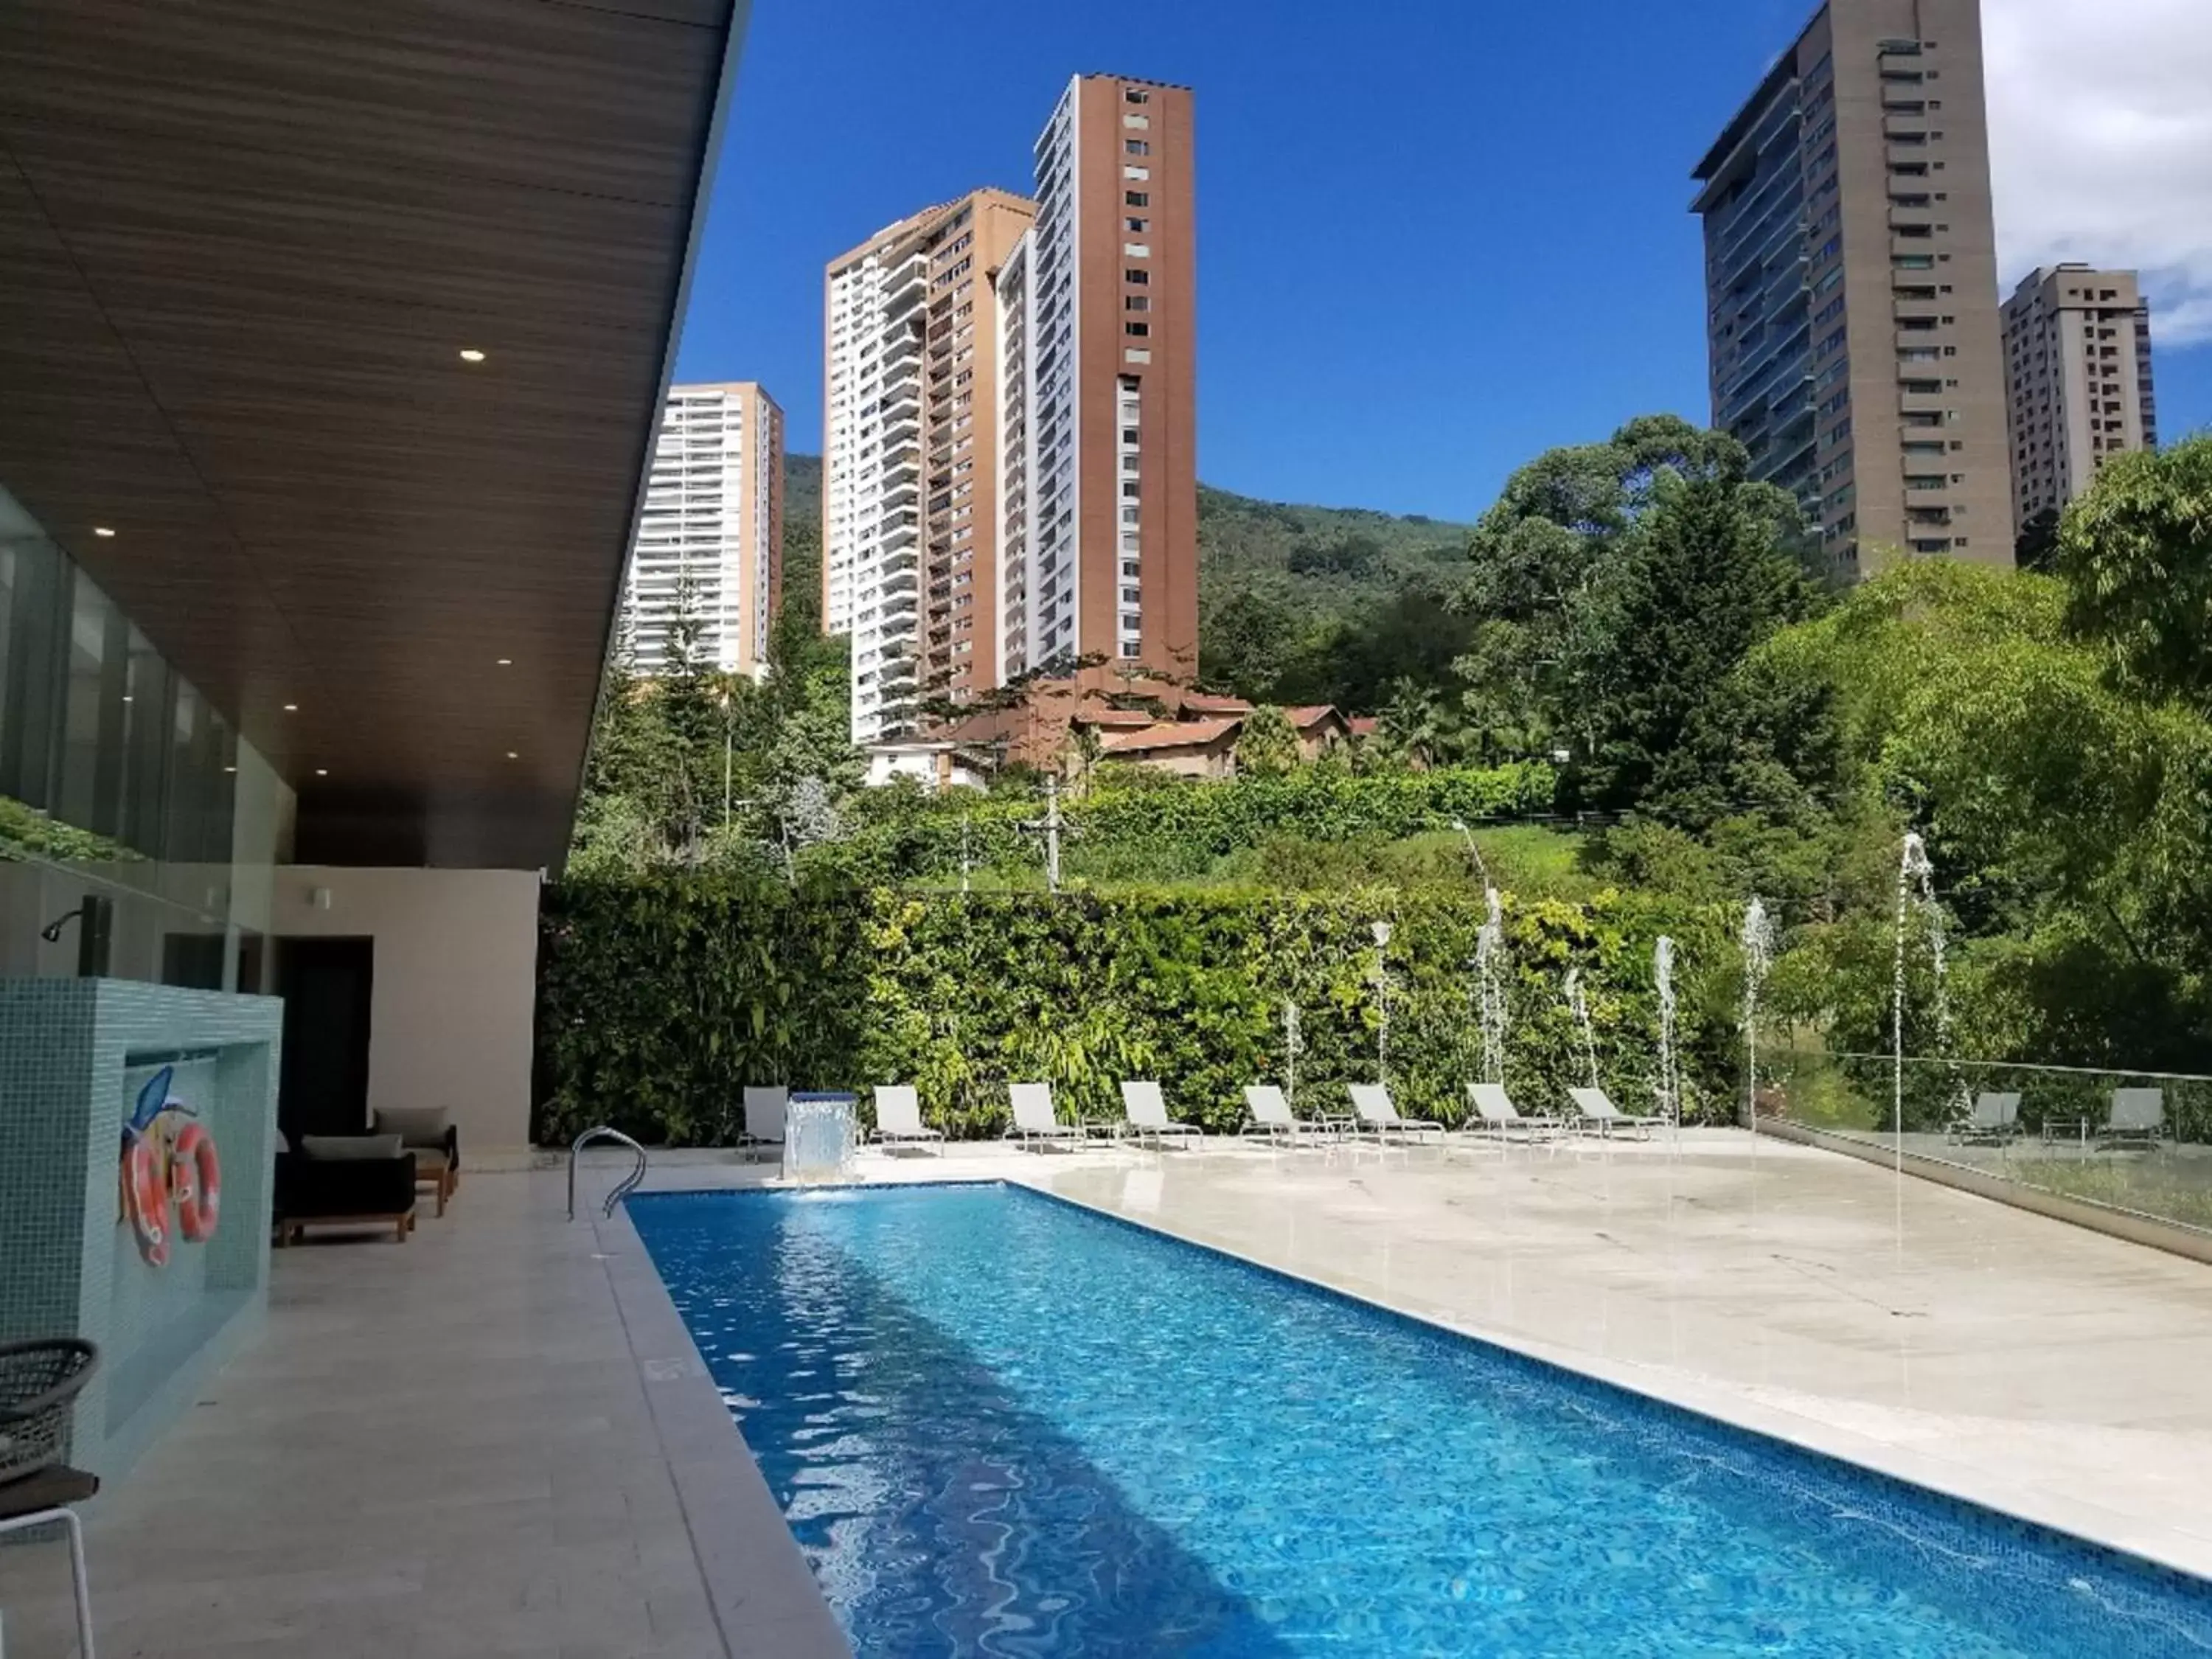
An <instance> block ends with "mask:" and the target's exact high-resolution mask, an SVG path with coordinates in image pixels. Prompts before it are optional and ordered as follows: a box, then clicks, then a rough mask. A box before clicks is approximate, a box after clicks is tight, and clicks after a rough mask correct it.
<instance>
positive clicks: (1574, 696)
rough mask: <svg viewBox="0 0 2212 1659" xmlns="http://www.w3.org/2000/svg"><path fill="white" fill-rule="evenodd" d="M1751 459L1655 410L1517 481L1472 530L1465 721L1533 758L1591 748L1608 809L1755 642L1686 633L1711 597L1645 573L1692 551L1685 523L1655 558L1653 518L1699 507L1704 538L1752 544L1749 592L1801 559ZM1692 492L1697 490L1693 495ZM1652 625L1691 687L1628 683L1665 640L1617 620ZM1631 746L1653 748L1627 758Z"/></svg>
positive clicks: (1461, 673)
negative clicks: (1673, 591)
mask: <svg viewBox="0 0 2212 1659" xmlns="http://www.w3.org/2000/svg"><path fill="white" fill-rule="evenodd" d="M1746 469H1747V458H1746V456H1745V453H1744V450H1743V447H1742V446H1741V444H1739V443H1737V442H1736V441H1735V439H1734V438H1731V437H1730V436H1729V435H1727V434H1726V433H1723V432H1707V431H1701V430H1699V428H1696V427H1693V426H1692V425H1690V424H1689V422H1686V421H1683V420H1680V419H1678V418H1676V417H1675V416H1670V415H1652V416H1641V417H1639V418H1638V419H1636V420H1633V421H1631V422H1628V423H1627V424H1626V426H1624V427H1622V428H1620V430H1619V431H1618V432H1616V433H1614V434H1613V436H1612V437H1611V438H1610V439H1608V440H1607V441H1606V442H1604V443H1601V444H1583V445H1577V446H1573V447H1567V448H1562V449H1554V450H1551V451H1548V452H1547V453H1545V454H1543V455H1541V456H1539V457H1538V458H1537V459H1535V460H1534V461H1532V462H1530V463H1529V464H1528V465H1526V466H1524V467H1522V469H1521V470H1520V471H1517V472H1516V473H1515V474H1514V475H1513V476H1512V477H1511V478H1510V479H1509V480H1507V482H1506V485H1505V489H1504V491H1503V492H1502V493H1501V494H1500V495H1499V496H1498V502H1497V504H1496V505H1495V506H1493V507H1492V508H1491V509H1490V511H1489V512H1487V513H1485V514H1484V515H1483V517H1482V520H1481V521H1480V523H1479V524H1477V525H1476V526H1475V529H1474V535H1473V536H1472V537H1471V538H1469V541H1468V560H1469V562H1470V566H1471V568H1470V570H1469V572H1468V580H1467V582H1466V584H1465V586H1463V587H1462V589H1461V591H1460V592H1459V593H1458V595H1457V596H1456V598H1455V605H1456V606H1457V607H1458V608H1459V609H1461V610H1462V611H1465V612H1466V613H1468V616H1469V617H1470V618H1471V619H1472V624H1473V625H1472V626H1471V627H1470V629H1469V632H1468V645H1467V647H1466V649H1465V650H1464V651H1463V652H1462V654H1461V656H1460V657H1459V658H1458V659H1457V660H1456V661H1455V663H1454V665H1453V672H1454V674H1455V676H1456V677H1457V678H1458V679H1459V680H1460V681H1461V683H1462V685H1463V687H1464V688H1465V690H1464V699H1465V705H1466V710H1467V713H1468V716H1469V718H1470V720H1471V722H1472V723H1473V724H1474V726H1476V727H1477V728H1478V729H1479V730H1480V731H1481V732H1485V733H1487V734H1489V735H1487V736H1486V738H1484V739H1483V741H1482V744H1480V748H1479V750H1478V752H1488V753H1498V752H1500V751H1501V750H1503V749H1504V747H1505V745H1507V744H1518V745H1520V746H1521V752H1522V753H1528V752H1532V751H1534V748H1535V745H1539V744H1541V745H1543V746H1545V747H1548V746H1549V745H1550V744H1552V743H1553V742H1557V741H1560V740H1562V739H1564V740H1565V741H1566V742H1567V743H1568V744H1570V745H1571V746H1575V747H1577V748H1579V749H1580V750H1581V751H1582V757H1583V761H1584V763H1585V768H1586V771H1588V772H1589V775H1590V779H1591V781H1592V782H1593V783H1594V786H1595V792H1596V795H1597V797H1598V798H1600V799H1602V800H1603V801H1604V802H1605V803H1606V804H1607V805H1615V804H1620V802H1621V801H1622V800H1623V799H1632V798H1633V795H1634V793H1635V792H1636V791H1637V790H1638V789H1640V788H1641V787H1643V785H1644V783H1645V782H1646V781H1648V780H1649V775H1650V765H1651V764H1652V763H1654V762H1655V761H1656V757H1657V755H1658V754H1660V753H1661V752H1662V751H1663V750H1664V749H1665V748H1666V747H1669V746H1671V744H1672V743H1673V742H1674V739H1675V738H1677V737H1678V736H1679V735H1680V732H1681V730H1682V726H1683V723H1684V722H1685V721H1686V720H1687V718H1688V714H1689V712H1690V708H1692V706H1694V704H1695V702H1696V701H1697V700H1698V698H1699V697H1700V696H1703V694H1704V692H1705V690H1709V689H1711V685H1712V684H1717V677H1716V676H1715V675H1714V674H1713V673H1712V672H1711V670H1712V669H1713V668H1714V667H1716V666H1717V665H1722V664H1725V665H1733V663H1734V661H1735V659H1737V658H1739V657H1740V656H1741V653H1742V651H1743V649H1745V648H1746V644H1745V641H1743V640H1742V639H1741V638H1740V637H1738V635H1735V634H1731V635H1729V638H1728V640H1727V641H1724V642H1717V644H1718V646H1719V648H1718V649H1717V650H1716V649H1714V648H1712V647H1699V646H1698V645H1697V644H1696V643H1695V641H1693V639H1692V635H1694V634H1695V632H1696V631H1697V629H1699V626H1700V623H1699V619H1698V618H1697V617H1696V615H1695V612H1696V609H1697V607H1698V605H1699V604H1700V603H1702V601H1701V600H1700V599H1699V598H1698V597H1696V596H1694V595H1691V594H1687V593H1685V594H1683V595H1680V596H1679V599H1678V600H1674V599H1670V596H1669V595H1668V593H1667V592H1666V591H1665V589H1664V586H1663V580H1662V578H1660V577H1659V576H1658V575H1657V574H1656V573H1655V572H1653V571H1651V570H1650V569H1644V570H1643V574H1638V569H1639V568H1641V567H1639V566H1638V561H1641V562H1643V564H1644V566H1648V565H1649V563H1650V561H1651V560H1652V559H1653V558H1654V557H1655V556H1658V557H1663V558H1669V559H1673V560H1674V561H1675V562H1677V563H1680V562H1682V561H1683V560H1684V559H1685V558H1686V556H1687V555H1688V552H1689V549H1688V547H1687V545H1686V544H1685V543H1684V541H1683V539H1682V537H1683V535H1684V533H1686V532H1684V530H1683V529H1682V527H1681V526H1679V525H1678V526H1676V527H1675V528H1674V530H1670V531H1667V532H1665V533H1667V534H1668V535H1672V536H1674V542H1672V543H1670V544H1667V545H1666V546H1663V547H1662V548H1660V549H1659V550H1658V552H1657V553H1656V554H1655V553H1654V551H1653V538H1654V535H1655V533H1657V532H1655V529H1654V526H1655V524H1656V523H1658V522H1659V521H1660V520H1662V519H1663V518H1664V517H1665V516H1666V514H1667V513H1668V512H1670V511H1671V512H1672V513H1674V514H1675V515H1677V516H1678V517H1679V515H1680V514H1681V513H1685V512H1691V511H1699V512H1702V513H1704V514H1705V518H1704V520H1702V521H1701V525H1700V526H1699V527H1697V528H1695V530H1694V533H1695V534H1699V535H1704V534H1707V533H1712V534H1717V535H1719V536H1721V537H1722V538H1723V540H1724V541H1725V543H1726V545H1727V548H1728V549H1729V553H1730V556H1743V555H1744V554H1745V553H1746V552H1747V550H1755V551H1756V554H1757V557H1756V559H1755V560H1753V564H1752V567H1751V570H1750V571H1749V572H1748V573H1747V581H1748V583H1749V586H1750V587H1751V588H1757V587H1759V586H1761V585H1763V584H1765V582H1766V581H1767V580H1769V579H1770V577H1777V576H1778V574H1779V573H1780V572H1781V571H1782V570H1783V569H1784V568H1785V567H1787V566H1789V565H1790V564H1791V563H1793V562H1800V561H1802V558H1803V556H1804V555H1803V549H1802V541H1803V532H1802V525H1801V524H1800V522H1799V520H1798V514H1797V511H1796V504H1795V503H1794V502H1793V501H1790V499H1789V497H1788V496H1786V495H1784V494H1783V493H1782V492H1781V491H1779V490H1776V489H1771V488H1770V487H1768V486H1766V485H1763V484H1754V483H1749V482H1747V479H1746V477H1745V473H1746ZM1686 489H1687V490H1696V491H1701V492H1702V493H1700V494H1696V495H1691V496H1687V497H1686V496H1685V495H1684V494H1683V492H1684V491H1685V490H1686ZM1685 501H1688V502H1690V503H1692V505H1691V506H1685V505H1684V504H1683V503H1684V502H1685ZM1670 503H1673V505H1672V507H1670V506H1669V504H1670ZM1698 503H1702V504H1703V505H1702V506H1701V507H1700V506H1696V505H1695V504H1698ZM1722 586H1723V587H1726V586H1727V584H1726V583H1725V582H1723V584H1722ZM1746 598H1747V594H1739V595H1737V596H1736V599H1746ZM1756 608H1757V607H1754V609H1756ZM1631 619H1632V620H1631ZM1654 623H1659V624H1663V625H1664V629H1665V640H1666V647H1665V648H1666V649H1668V650H1669V651H1672V652H1674V653H1675V654H1676V656H1677V657H1679V658H1680V659H1681V663H1682V665H1685V666H1687V665H1691V664H1692V662H1693V661H1694V663H1695V664H1696V665H1698V666H1697V672H1698V675H1699V678H1698V680H1697V684H1696V685H1695V686H1688V685H1685V684H1676V683H1675V680H1674V678H1662V679H1661V680H1660V681H1658V682H1656V683H1653V682H1650V681H1645V682H1644V683H1642V684H1633V683H1631V682H1630V681H1629V680H1628V679H1627V678H1626V671H1625V665H1626V663H1627V662H1630V661H1633V662H1634V663H1635V664H1636V665H1637V667H1636V668H1635V669H1634V670H1633V671H1634V672H1638V673H1649V672H1650V671H1653V668H1654V665H1655V659H1654V654H1653V653H1654V652H1655V650H1656V649H1658V648H1659V647H1658V644H1657V642H1655V641H1651V640H1649V639H1638V638H1631V637H1628V636H1627V635H1626V634H1625V633H1624V631H1623V630H1624V629H1630V628H1643V627H1645V626H1649V625H1651V624H1654ZM1617 653H1618V661H1616V657H1617ZM1594 699H1595V700H1597V702H1598V703H1599V704H1601V705H1602V707H1603V708H1604V710H1605V711H1606V712H1604V713H1603V714H1602V715H1601V716H1600V715H1599V714H1597V713H1596V712H1595V707H1594V701H1593V700H1594ZM1639 707H1640V710H1641V712H1638V708H1639ZM1594 719H1598V720H1600V721H1601V724H1602V725H1603V726H1604V727H1605V729H1604V731H1603V732H1598V731H1597V730H1596V729H1595V727H1594V726H1593V724H1592V722H1593V720H1594ZM1624 721H1627V722H1630V725H1627V726H1624V725H1623V724H1622V722H1624ZM1632 726H1633V727H1634V728H1635V729H1633V730H1632V729H1631V727H1632ZM1599 738H1602V740H1603V741H1604V742H1606V743H1607V744H1611V745H1613V750H1614V751H1615V752H1613V753H1611V754H1609V755H1608V756H1607V757H1601V758H1600V759H1598V760H1596V761H1595V763H1593V762H1592V758H1591V757H1590V755H1589V746H1590V744H1592V742H1593V741H1595V740H1597V739H1599ZM1624 744H1626V748H1624V747H1622V745H1624ZM1654 744H1657V745H1659V746H1658V747H1653V745H1654ZM1631 750H1635V751H1637V752H1640V753H1641V754H1642V755H1643V757H1644V759H1643V760H1641V761H1638V762H1636V763H1633V764H1630V761H1631V758H1632V757H1631V752H1630V751H1631Z"/></svg>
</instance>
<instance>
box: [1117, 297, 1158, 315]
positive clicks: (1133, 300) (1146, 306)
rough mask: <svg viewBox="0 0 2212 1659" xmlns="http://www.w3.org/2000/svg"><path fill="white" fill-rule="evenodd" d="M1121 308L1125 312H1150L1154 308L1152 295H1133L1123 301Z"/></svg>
mask: <svg viewBox="0 0 2212 1659" xmlns="http://www.w3.org/2000/svg"><path fill="white" fill-rule="evenodd" d="M1121 308H1122V309H1123V310H1124V311H1150V310H1151V309H1152V295H1149V294H1132V295H1129V296H1128V297H1127V299H1125V300H1123V301H1121Z"/></svg>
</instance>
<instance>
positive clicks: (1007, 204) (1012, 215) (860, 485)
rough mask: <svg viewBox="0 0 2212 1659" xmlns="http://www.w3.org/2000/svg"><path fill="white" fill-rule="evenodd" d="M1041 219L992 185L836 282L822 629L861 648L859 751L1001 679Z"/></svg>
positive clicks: (873, 253)
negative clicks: (1011, 332)
mask: <svg viewBox="0 0 2212 1659" xmlns="http://www.w3.org/2000/svg"><path fill="white" fill-rule="evenodd" d="M1031 211H1032V210H1031V207H1030V203H1029V202H1028V201H1027V200H1025V199H1024V198H1023V197H1018V196H1013V195H1009V194H1008V193H1006V191H995V190H983V191H975V192H974V193H973V194H971V195H969V196H966V197H962V198H961V199H960V200H958V201H957V202H951V203H948V204H945V205H943V206H941V207H934V208H931V209H928V210H926V211H924V212H921V213H919V214H916V215H915V216H913V217H912V218H908V219H902V220H901V221H900V222H898V223H896V224H895V225H891V226H889V227H887V228H884V230H881V231H879V232H878V233H877V234H875V235H874V236H872V237H871V238H870V239H869V240H867V241H866V242H865V243H863V244H862V245H861V246H859V247H857V248H854V250H852V251H851V252H848V253H846V254H843V255H842V256H840V257H839V258H836V259H834V260H832V261H831V262H830V264H829V270H828V271H827V273H826V275H825V283H824V295H823V314H824V321H825V324H826V330H825V336H826V337H825V345H826V348H827V356H826V362H825V363H824V385H823V461H822V465H823V477H822V625H823V629H825V630H826V631H827V632H829V633H831V634H845V635H849V636H850V638H851V642H852V653H853V667H852V676H853V680H852V685H853V727H852V732H853V740H854V742H855V743H859V744H872V743H879V742H883V741H885V740H887V739H890V738H897V737H900V736H903V735H906V734H908V733H910V732H913V731H914V730H915V729H916V727H917V726H918V724H919V721H920V705H921V702H922V701H923V700H924V699H925V698H928V697H933V696H942V697H947V698H950V699H951V700H952V701H955V702H964V701H966V700H968V699H969V698H970V697H972V696H974V695H975V693H976V692H977V691H979V690H987V689H988V688H990V687H991V686H994V685H995V684H998V676H997V670H996V665H997V663H998V660H999V647H998V632H997V626H996V613H995V611H994V604H993V598H992V596H993V595H994V593H995V592H997V589H998V580H999V578H998V570H999V517H998V513H997V509H996V504H997V501H998V499H999V483H998V477H997V467H998V464H999V453H1000V445H999V439H998V422H999V418H1000V393H999V386H1000V374H999V334H1000V330H999V324H998V318H997V314H996V312H997V305H996V301H995V299H994V289H993V279H994V277H995V276H996V275H997V273H998V270H999V267H1000V264H1001V262H1003V261H1004V260H1005V259H1006V257H1007V255H1008V253H1009V252H1011V250H1012V248H1013V247H1014V246H1015V245H1016V243H1017V242H1018V240H1020V238H1021V237H1022V235H1023V234H1024V232H1025V231H1026V230H1027V229H1028V228H1029V224H1030V216H1031Z"/></svg>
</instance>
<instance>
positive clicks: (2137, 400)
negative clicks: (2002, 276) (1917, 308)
mask: <svg viewBox="0 0 2212 1659" xmlns="http://www.w3.org/2000/svg"><path fill="white" fill-rule="evenodd" d="M2004 349H2005V376H2006V387H2007V390H2008V392H2009V393H2010V397H2009V399H2008V402H2009V404H2010V409H2011V416H2012V477H2013V501H2014V516H2015V518H2017V519H2018V520H2019V521H2020V522H2021V524H2022V525H2025V524H2027V521H2028V520H2030V519H2032V518H2034V517H2036V516H2037V515H2038V514H2039V513H2050V512H2063V511H2064V509H2065V507H2066V503H2067V502H2069V501H2072V500H2073V499H2074V498H2075V496H2076V495H2080V494H2081V492H2082V491H2083V490H2084V489H2087V488H2088V487H2089V485H2090V484H2091V483H2093V482H2094V481H2095V479H2096V477H2097V474H2098V473H2099V472H2100V471H2102V470H2103V469H2104V465H2105V463H2106V462H2107V461H2108V460H2110V459H2112V457H2113V456H2115V455H2124V454H2125V453H2128V452H2129V451H2130V450H2134V449H2155V448H2157V447H2158V404H2157V398H2156V397H2155V395H2154V392H2153V389H2152V386H2151V367H2150V362H2151V356H2150V307H2149V306H2148V305H2147V304H2146V303H2145V302H2144V300H2143V297H2142V287H2141V285H2140V284H2139V283H2137V282H2136V274H2135V272H2133V271H2132V270H2092V269H2091V268H2090V267H2089V266H2087V265H2055V266H2051V267H2047V268H2046V269H2045V270H2039V271H2036V272H2034V273H2033V274H2032V275H2031V276H2028V277H2027V280H2026V281H2024V282H2022V283H2021V285H2020V288H2019V289H2018V290H2017V291H2016V292H2015V294H2014V295H2013V296H2012V298H2011V299H2009V300H2008V301H2006V302H2005V307H2004Z"/></svg>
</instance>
